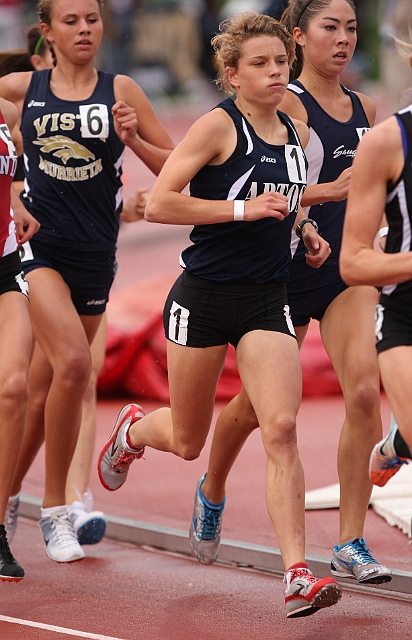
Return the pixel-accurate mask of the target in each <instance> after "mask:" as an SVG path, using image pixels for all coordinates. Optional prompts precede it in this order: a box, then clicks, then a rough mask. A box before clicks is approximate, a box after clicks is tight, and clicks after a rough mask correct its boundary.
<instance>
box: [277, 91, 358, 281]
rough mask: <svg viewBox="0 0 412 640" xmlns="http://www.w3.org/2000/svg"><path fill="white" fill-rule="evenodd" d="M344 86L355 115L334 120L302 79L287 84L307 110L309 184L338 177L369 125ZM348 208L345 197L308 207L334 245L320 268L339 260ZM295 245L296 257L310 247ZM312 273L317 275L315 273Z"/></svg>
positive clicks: (353, 155) (352, 96)
mask: <svg viewBox="0 0 412 640" xmlns="http://www.w3.org/2000/svg"><path fill="white" fill-rule="evenodd" d="M342 89H343V91H344V92H345V93H347V94H348V95H349V96H350V98H351V100H352V105H353V113H352V117H351V118H350V119H349V120H348V121H347V122H340V121H338V120H335V119H334V118H332V116H330V115H329V114H328V113H326V111H324V110H323V109H322V107H321V106H320V105H319V103H318V102H317V101H316V100H315V98H314V97H313V96H312V95H311V94H310V93H309V92H308V91H306V89H305V87H304V86H303V85H302V84H301V83H300V82H299V80H294V81H293V82H291V83H290V84H289V86H288V90H289V91H292V92H293V93H295V94H296V95H297V96H298V98H299V99H300V100H301V101H302V104H303V106H304V107H305V109H306V111H307V114H308V127H309V130H310V139H309V143H308V145H307V146H306V148H305V154H306V157H307V159H308V162H309V168H308V185H313V184H318V183H324V182H333V181H334V180H336V179H337V178H338V177H339V175H340V174H341V173H342V171H344V169H347V168H348V167H350V166H351V165H352V162H353V158H354V157H355V154H356V149H357V146H358V144H359V140H360V139H361V138H362V136H363V135H364V133H365V132H366V131H368V129H369V128H370V127H369V122H368V119H367V117H366V114H365V111H364V109H363V106H362V103H361V101H360V99H359V97H358V96H357V95H356V93H353V92H352V91H349V90H348V89H346V88H345V87H342ZM345 209H346V200H342V201H340V202H325V203H323V204H317V205H313V206H311V207H305V212H306V213H307V215H308V217H310V218H313V219H314V220H316V222H317V223H318V226H319V232H320V233H321V235H322V236H323V237H324V238H325V240H327V241H328V242H329V244H330V247H331V249H332V253H331V255H330V257H329V258H328V259H327V261H326V262H325V264H324V265H322V267H321V269H323V268H324V267H325V268H330V267H332V265H333V263H336V262H338V260H339V252H340V247H341V242H342V231H343V219H344V215H345ZM296 245H297V248H296ZM295 248H296V252H295V253H294V255H293V260H294V261H295V260H302V261H305V254H306V253H307V250H306V248H305V246H304V244H303V242H302V241H300V242H299V243H297V239H296V243H295V247H293V249H292V250H294V249H295ZM308 268H309V269H311V267H308ZM312 271H313V269H312ZM313 277H316V276H315V274H313Z"/></svg>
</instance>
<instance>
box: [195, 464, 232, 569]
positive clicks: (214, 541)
mask: <svg viewBox="0 0 412 640" xmlns="http://www.w3.org/2000/svg"><path fill="white" fill-rule="evenodd" d="M205 478H206V474H204V475H203V476H202V477H201V478H200V480H199V482H198V483H197V487H196V495H195V504H194V508H193V516H192V522H191V524H190V531H189V540H190V546H191V549H192V551H193V555H194V556H195V558H197V559H198V560H199V562H201V563H202V564H212V562H214V561H215V560H216V558H217V556H218V555H219V544H220V531H221V529H222V518H223V510H224V508H225V502H226V498H225V499H224V500H223V502H221V503H220V504H216V505H212V503H210V502H208V501H207V500H206V498H205V497H204V495H203V493H202V490H201V487H202V484H203V482H204V480H205Z"/></svg>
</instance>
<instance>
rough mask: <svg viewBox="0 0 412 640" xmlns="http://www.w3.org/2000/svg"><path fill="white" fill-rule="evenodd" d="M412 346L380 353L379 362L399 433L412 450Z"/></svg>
mask: <svg viewBox="0 0 412 640" xmlns="http://www.w3.org/2000/svg"><path fill="white" fill-rule="evenodd" d="M411 363H412V347H410V346H402V347H394V348H393V349H388V350H387V351H384V352H383V353H380V354H379V364H380V369H381V373H382V381H383V386H384V387H385V391H386V394H387V396H388V400H389V403H390V405H391V408H392V411H393V414H394V416H395V420H396V422H397V425H398V429H399V433H400V434H401V436H402V438H403V439H404V440H405V442H406V444H407V445H408V447H409V450H410V451H412V418H411V416H412V411H411V406H410V405H411V388H412V386H411V384H412V367H411Z"/></svg>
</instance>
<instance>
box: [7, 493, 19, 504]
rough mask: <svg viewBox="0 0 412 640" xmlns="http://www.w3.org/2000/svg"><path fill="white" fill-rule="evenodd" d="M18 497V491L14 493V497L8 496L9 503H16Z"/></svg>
mask: <svg viewBox="0 0 412 640" xmlns="http://www.w3.org/2000/svg"><path fill="white" fill-rule="evenodd" d="M19 496H20V491H19V492H18V493H16V495H15V496H9V502H16V500H17V498H18V497H19Z"/></svg>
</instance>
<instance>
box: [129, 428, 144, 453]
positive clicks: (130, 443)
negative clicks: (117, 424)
mask: <svg viewBox="0 0 412 640" xmlns="http://www.w3.org/2000/svg"><path fill="white" fill-rule="evenodd" d="M126 444H127V446H128V447H129V449H131V450H132V451H141V450H142V449H143V447H135V446H134V444H133V443H132V441H131V440H130V437H129V430H127V431H126Z"/></svg>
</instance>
